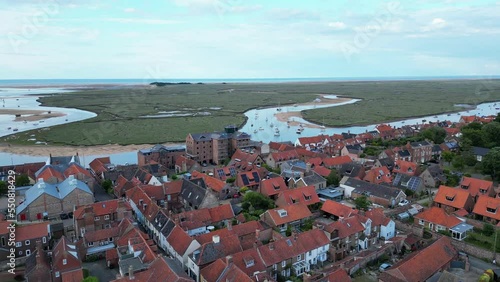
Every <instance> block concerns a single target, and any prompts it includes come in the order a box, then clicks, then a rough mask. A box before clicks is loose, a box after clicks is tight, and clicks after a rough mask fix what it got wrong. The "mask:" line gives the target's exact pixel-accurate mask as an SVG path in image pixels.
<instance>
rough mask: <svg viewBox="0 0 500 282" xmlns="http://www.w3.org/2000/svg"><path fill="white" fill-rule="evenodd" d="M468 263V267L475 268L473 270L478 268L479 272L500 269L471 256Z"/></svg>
mask: <svg viewBox="0 0 500 282" xmlns="http://www.w3.org/2000/svg"><path fill="white" fill-rule="evenodd" d="M469 262H470V265H471V266H473V267H475V268H478V269H481V270H486V269H497V268H500V267H498V266H497V265H494V264H492V263H488V262H485V261H484V260H482V259H479V258H476V257H473V256H470V255H469Z"/></svg>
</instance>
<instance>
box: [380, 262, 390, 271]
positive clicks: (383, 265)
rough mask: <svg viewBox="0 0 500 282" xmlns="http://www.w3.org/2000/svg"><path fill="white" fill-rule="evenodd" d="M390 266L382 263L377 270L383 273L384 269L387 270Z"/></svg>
mask: <svg viewBox="0 0 500 282" xmlns="http://www.w3.org/2000/svg"><path fill="white" fill-rule="evenodd" d="M391 266H392V264H390V263H383V264H382V265H380V267H379V268H378V270H380V271H385V270H386V269H388V268H389V267H391Z"/></svg>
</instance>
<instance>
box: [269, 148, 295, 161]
mask: <svg viewBox="0 0 500 282" xmlns="http://www.w3.org/2000/svg"><path fill="white" fill-rule="evenodd" d="M271 157H272V158H273V160H274V161H275V162H283V161H290V160H297V159H298V158H299V154H297V152H296V151H295V150H289V151H283V152H277V153H271Z"/></svg>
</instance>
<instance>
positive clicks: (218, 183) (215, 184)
mask: <svg viewBox="0 0 500 282" xmlns="http://www.w3.org/2000/svg"><path fill="white" fill-rule="evenodd" d="M191 176H192V177H193V178H203V180H204V181H205V184H206V185H207V187H208V188H210V189H212V190H214V191H216V192H221V191H222V189H224V187H225V186H226V183H225V182H224V181H222V180H220V179H217V178H215V177H212V176H209V175H206V174H204V173H201V172H198V171H196V170H195V171H193V172H192V173H191Z"/></svg>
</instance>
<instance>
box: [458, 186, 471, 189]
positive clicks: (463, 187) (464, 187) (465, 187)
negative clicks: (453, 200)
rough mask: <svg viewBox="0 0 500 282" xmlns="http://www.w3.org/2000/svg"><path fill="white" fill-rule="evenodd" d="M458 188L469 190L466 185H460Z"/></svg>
mask: <svg viewBox="0 0 500 282" xmlns="http://www.w3.org/2000/svg"><path fill="white" fill-rule="evenodd" d="M460 188H462V189H469V186H466V185H460Z"/></svg>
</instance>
